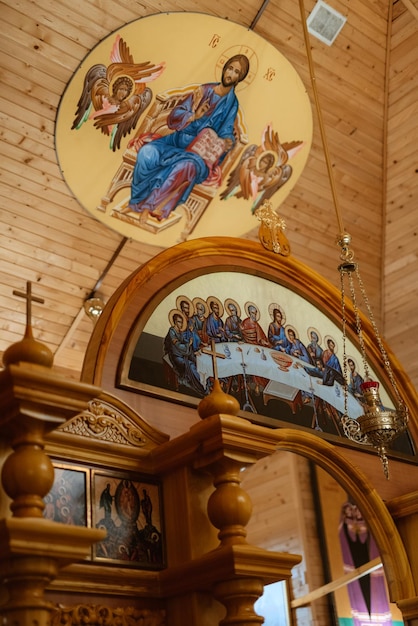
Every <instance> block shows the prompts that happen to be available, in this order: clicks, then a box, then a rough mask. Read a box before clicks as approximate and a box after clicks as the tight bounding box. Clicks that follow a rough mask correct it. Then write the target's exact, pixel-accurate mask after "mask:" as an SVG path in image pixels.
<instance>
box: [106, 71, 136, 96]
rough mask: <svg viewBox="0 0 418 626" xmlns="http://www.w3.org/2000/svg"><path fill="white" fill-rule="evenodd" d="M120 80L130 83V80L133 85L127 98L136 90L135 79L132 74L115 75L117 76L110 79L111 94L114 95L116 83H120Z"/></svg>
mask: <svg viewBox="0 0 418 626" xmlns="http://www.w3.org/2000/svg"><path fill="white" fill-rule="evenodd" d="M121 79H123V80H121ZM118 82H124V83H128V82H129V84H130V86H131V87H130V90H129V93H128V94H127V96H126V98H129V97H130V96H132V94H133V92H134V90H135V81H134V79H133V78H132V76H128V74H119V76H115V78H113V79H112V80H111V81H110V83H109V93H110V95H111V96H113V95H114V94H113V90H114V87H115V83H118ZM126 98H125V99H126Z"/></svg>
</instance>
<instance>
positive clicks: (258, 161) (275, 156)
mask: <svg viewBox="0 0 418 626" xmlns="http://www.w3.org/2000/svg"><path fill="white" fill-rule="evenodd" d="M270 155H271V156H272V157H273V159H274V160H273V164H272V165H270V166H269V168H268V169H267V170H266V171H267V172H270V170H272V169H273V168H274V167H276V164H277V154H276V152H274V150H263V152H262V153H261V154H260V155H259V156H258V157H257V160H256V162H255V167H256V169H257V170H258V171H260V162H261V159H264V157H266V156H270Z"/></svg>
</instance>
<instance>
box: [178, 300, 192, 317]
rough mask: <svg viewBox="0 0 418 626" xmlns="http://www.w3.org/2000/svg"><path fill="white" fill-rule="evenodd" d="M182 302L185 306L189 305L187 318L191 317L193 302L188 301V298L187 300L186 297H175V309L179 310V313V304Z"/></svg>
mask: <svg viewBox="0 0 418 626" xmlns="http://www.w3.org/2000/svg"><path fill="white" fill-rule="evenodd" d="M182 302H187V304H188V305H189V317H191V316H192V315H193V310H194V308H193V302H192V301H191V300H190V298H188V297H187V296H177V298H176V307H177V308H178V309H180V312H181V306H180V305H181V303H182Z"/></svg>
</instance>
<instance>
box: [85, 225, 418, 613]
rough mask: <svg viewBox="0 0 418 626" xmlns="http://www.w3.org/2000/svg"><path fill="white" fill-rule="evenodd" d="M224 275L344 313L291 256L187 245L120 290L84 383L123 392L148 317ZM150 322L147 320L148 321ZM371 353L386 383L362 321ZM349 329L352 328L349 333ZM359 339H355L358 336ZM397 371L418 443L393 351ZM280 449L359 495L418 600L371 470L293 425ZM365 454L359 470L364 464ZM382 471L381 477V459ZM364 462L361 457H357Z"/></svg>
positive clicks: (94, 343) (229, 242) (407, 385)
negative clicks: (135, 333)
mask: <svg viewBox="0 0 418 626" xmlns="http://www.w3.org/2000/svg"><path fill="white" fill-rule="evenodd" d="M214 268H215V269H216V270H219V271H222V270H224V271H237V272H248V273H252V274H255V275H257V276H260V277H264V278H267V279H270V280H273V281H276V282H278V283H280V284H282V285H284V286H286V287H288V288H290V289H293V290H294V291H295V292H297V293H299V294H300V295H302V296H303V297H306V298H308V299H309V300H310V302H311V303H313V304H314V305H315V306H317V308H318V309H319V310H321V311H322V312H325V313H326V314H327V315H328V316H329V317H330V318H331V319H334V320H338V319H340V316H341V303H340V293H339V291H338V289H337V288H336V287H334V286H333V285H332V284H331V283H329V282H328V281H326V280H325V279H323V278H322V277H321V276H320V275H319V274H317V273H316V272H315V271H313V270H311V269H310V268H308V267H307V266H305V265H304V264H302V263H300V262H299V261H297V260H296V259H294V258H293V257H292V256H288V257H283V256H280V255H277V254H274V253H273V252H270V251H266V250H265V249H264V248H262V246H261V245H260V244H258V243H256V242H252V241H246V240H244V239H235V238H231V237H212V238H204V239H195V240H191V241H186V242H183V243H181V244H179V245H178V246H174V247H173V248H170V249H167V250H164V251H163V252H161V253H160V254H159V255H157V256H156V257H154V258H152V259H151V260H150V261H149V262H148V263H146V264H145V265H143V266H142V267H140V268H138V270H136V271H135V272H134V273H133V274H131V276H129V277H128V278H127V279H126V280H125V281H124V282H123V283H122V284H121V286H120V287H119V288H118V290H117V291H116V292H115V293H114V295H113V296H112V298H111V299H110V300H109V302H108V303H107V305H106V307H105V309H104V311H103V313H102V315H101V317H100V319H99V320H98V322H97V324H96V326H95V328H94V331H93V334H92V338H91V341H90V343H89V346H88V349H87V352H86V358H85V361H84V368H83V372H82V380H83V381H84V382H88V383H92V384H96V385H99V386H101V387H104V388H106V389H108V390H109V391H112V392H113V393H115V394H116V395H117V394H118V393H119V391H118V389H117V386H116V387H115V388H114V389H111V388H109V384H114V381H115V380H116V379H117V373H118V366H119V363H120V359H121V358H123V350H124V349H125V347H126V344H127V342H128V340H129V337H130V333H131V331H132V329H133V328H134V326H135V325H136V324H137V323H138V320H139V321H141V319H145V320H146V318H147V316H148V315H149V313H150V311H152V310H153V308H155V306H156V305H157V304H158V303H159V302H161V301H162V300H163V299H164V297H165V296H166V295H167V294H168V293H170V292H171V291H172V290H173V289H174V288H175V287H179V286H180V285H182V284H183V283H185V282H186V281H188V280H191V279H192V278H194V277H196V276H200V275H202V274H204V273H205V272H206V273H209V272H213V271H214ZM346 313H347V318H348V327H349V328H350V327H353V326H354V312H353V310H352V308H351V307H350V305H349V304H347V308H346ZM144 323H145V322H144ZM362 326H363V332H364V338H365V344H366V348H367V350H368V355H369V358H370V360H371V364H372V365H373V367H374V368H375V369H376V371H377V373H378V375H379V376H380V377H381V380H386V381H387V378H386V375H385V372H384V370H383V368H382V367H381V365H379V363H380V355H379V351H378V348H377V347H376V344H375V342H374V341H373V339H372V338H373V330H372V328H371V324H370V322H368V320H367V319H365V318H362ZM349 328H348V330H349ZM353 340H354V341H355V338H353ZM385 348H386V351H387V353H388V355H389V358H390V360H391V362H392V366H393V367H394V373H395V378H396V382H397V385H398V388H399V391H400V393H401V396H402V398H403V400H404V402H405V404H406V405H407V406H408V407H409V409H410V414H411V424H410V430H411V432H412V434H413V436H414V438H415V439H416V438H417V435H418V429H417V418H416V416H417V415H418V398H417V394H416V391H415V389H414V388H413V386H412V384H411V382H410V380H409V378H408V377H407V375H406V373H405V372H404V371H403V369H402V367H401V366H400V365H399V363H398V362H397V360H396V357H395V356H394V355H393V354H392V352H391V351H390V349H389V348H388V347H387V346H385ZM275 432H277V441H278V448H279V449H283V450H288V451H291V452H295V453H297V454H300V455H302V456H304V457H306V458H308V459H310V460H312V461H314V462H316V463H318V465H320V466H321V467H322V468H323V469H324V470H325V471H327V472H328V473H329V474H330V475H332V476H333V477H334V478H335V479H336V480H337V482H338V483H339V484H340V485H341V486H342V487H344V488H345V489H346V491H347V493H349V494H350V495H352V497H353V498H355V500H356V502H357V503H358V506H359V507H360V508H361V510H362V513H363V515H364V517H365V519H366V521H367V523H368V524H369V527H370V530H371V532H372V533H373V534H374V536H375V539H376V543H377V545H378V547H379V550H380V553H381V557H382V562H383V564H384V567H385V573H386V577H387V581H388V586H389V592H390V596H391V598H392V599H393V601H398V602H399V601H400V600H403V599H407V598H411V597H413V596H414V595H415V593H414V584H413V579H412V574H411V571H410V567H409V561H408V558H407V556H406V552H405V546H404V545H403V543H402V540H401V538H400V535H399V533H398V531H397V529H396V526H395V524H394V522H393V519H392V517H391V516H390V514H389V511H388V509H387V507H386V506H385V504H384V502H383V500H382V498H381V496H380V495H379V493H378V491H377V490H376V488H375V487H373V486H372V483H371V482H370V479H368V478H366V477H365V474H364V473H363V471H361V470H359V469H358V468H357V467H355V466H354V465H352V464H351V463H350V461H348V460H347V456H345V455H344V449H343V448H341V449H339V448H338V447H336V446H334V445H332V444H330V443H328V442H327V441H325V440H324V439H322V438H321V437H319V436H317V435H313V434H310V433H305V432H303V431H299V430H293V429H290V428H284V429H279V430H277V431H275ZM361 455H362V453H361V452H359V456H358V459H359V463H358V464H359V465H360V466H361V467H363V466H362V462H361V460H360V456H361ZM376 464H377V470H376V474H377V473H378V472H379V473H380V471H381V470H380V466H379V461H378V459H376ZM356 465H357V460H356Z"/></svg>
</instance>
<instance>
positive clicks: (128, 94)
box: [71, 35, 165, 152]
mask: <svg viewBox="0 0 418 626" xmlns="http://www.w3.org/2000/svg"><path fill="white" fill-rule="evenodd" d="M110 61H111V63H110V65H109V66H108V67H106V66H105V65H103V64H102V63H97V64H96V65H93V66H92V67H91V68H90V69H89V70H88V72H87V73H86V75H85V77H84V85H83V93H82V94H81V97H80V99H79V101H78V104H77V111H76V116H75V119H74V122H73V125H72V127H71V129H72V130H73V129H74V128H76V129H79V128H81V126H82V125H83V123H84V122H87V120H89V119H93V120H94V127H95V128H97V129H100V130H101V132H102V133H103V134H104V135H108V136H110V148H111V149H112V150H113V152H115V151H116V150H118V149H119V148H120V142H121V139H122V137H125V135H127V134H129V133H130V132H131V130H132V129H133V128H135V126H136V124H137V122H138V119H139V117H140V115H141V113H142V112H143V111H144V110H145V109H146V108H147V106H148V105H149V103H150V102H151V100H152V91H151V89H150V88H149V87H147V85H146V83H149V82H151V81H153V80H155V79H156V78H158V76H160V75H161V74H162V72H163V71H164V69H165V63H164V62H162V63H158V64H157V65H154V64H153V63H150V62H149V61H146V62H144V63H134V59H133V57H132V55H131V53H130V50H129V48H128V46H127V45H126V43H125V41H124V40H123V39H122V37H121V36H120V35H117V37H116V40H115V43H114V44H113V47H112V51H111V53H110ZM93 108H94V112H93V113H92V110H93Z"/></svg>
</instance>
